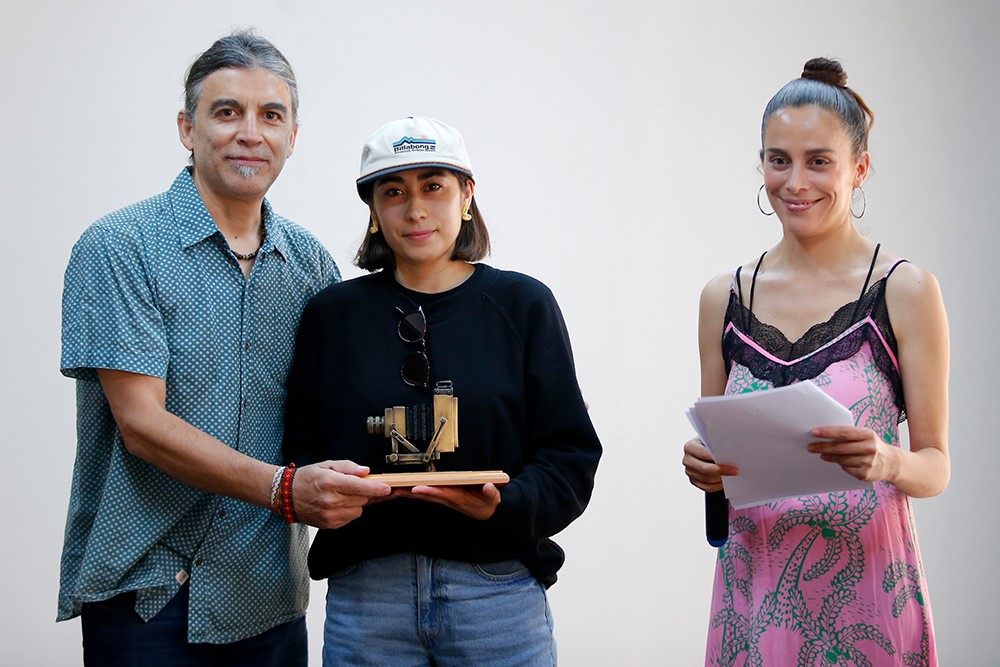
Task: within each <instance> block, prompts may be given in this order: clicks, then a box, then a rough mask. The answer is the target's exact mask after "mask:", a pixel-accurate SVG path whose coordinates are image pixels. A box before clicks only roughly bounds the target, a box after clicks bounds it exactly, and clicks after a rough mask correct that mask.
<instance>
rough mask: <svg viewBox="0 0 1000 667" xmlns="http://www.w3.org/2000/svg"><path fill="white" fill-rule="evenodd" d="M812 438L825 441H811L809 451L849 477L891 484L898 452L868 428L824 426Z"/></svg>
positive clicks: (813, 433) (815, 431) (815, 430)
mask: <svg viewBox="0 0 1000 667" xmlns="http://www.w3.org/2000/svg"><path fill="white" fill-rule="evenodd" d="M812 435H813V436H814V437H817V438H828V439H826V440H822V441H818V442H813V443H811V444H810V445H809V451H810V452H813V453H815V454H819V455H820V457H821V458H822V459H823V460H824V461H830V462H831V463H836V464H837V465H839V466H840V467H841V468H843V469H844V471H845V472H846V473H847V474H849V475H850V476H851V477H855V478H857V479H860V480H861V481H862V482H878V481H887V482H892V481H894V478H895V470H896V467H897V466H896V461H897V458H898V457H897V454H898V453H899V449H898V448H896V447H892V446H890V445H887V444H886V443H884V442H882V441H881V440H880V439H879V437H878V436H877V435H876V434H875V431H873V430H871V429H869V428H858V427H856V426H823V427H820V428H814V429H813V430H812Z"/></svg>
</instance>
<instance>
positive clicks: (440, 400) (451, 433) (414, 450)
mask: <svg viewBox="0 0 1000 667" xmlns="http://www.w3.org/2000/svg"><path fill="white" fill-rule="evenodd" d="M368 433H370V434H372V435H378V434H380V433H381V434H382V435H384V436H385V437H387V438H389V442H390V444H391V446H392V452H391V453H389V454H387V455H386V457H385V461H386V463H392V464H396V465H413V464H421V465H423V466H424V470H425V471H427V472H433V471H434V463H435V462H436V461H437V460H438V459H440V458H441V454H443V453H446V452H454V451H455V449H456V448H457V447H458V397H457V396H455V390H454V387H453V386H452V383H451V380H442V381H440V382H438V383H437V384H436V385H435V386H434V402H433V404H432V405H427V404H424V405H411V406H409V407H406V406H401V405H397V406H394V407H391V408H386V409H385V415H384V416H382V417H369V418H368ZM421 446H423V447H424V448H423V449H421Z"/></svg>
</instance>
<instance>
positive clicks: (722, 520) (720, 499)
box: [705, 491, 729, 547]
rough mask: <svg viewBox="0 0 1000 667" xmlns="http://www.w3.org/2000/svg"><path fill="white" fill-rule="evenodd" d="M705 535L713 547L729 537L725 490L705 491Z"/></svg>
mask: <svg viewBox="0 0 1000 667" xmlns="http://www.w3.org/2000/svg"><path fill="white" fill-rule="evenodd" d="M705 537H707V538H708V543H709V544H711V545H712V546H713V547H721V546H722V545H724V544H725V543H726V540H728V539H729V501H728V500H726V492H725V491H712V492H711V493H709V492H707V491H706V492H705Z"/></svg>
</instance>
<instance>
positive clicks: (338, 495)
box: [292, 461, 392, 528]
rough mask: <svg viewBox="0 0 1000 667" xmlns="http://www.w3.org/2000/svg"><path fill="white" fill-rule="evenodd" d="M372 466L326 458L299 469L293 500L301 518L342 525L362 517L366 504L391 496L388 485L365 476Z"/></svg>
mask: <svg viewBox="0 0 1000 667" xmlns="http://www.w3.org/2000/svg"><path fill="white" fill-rule="evenodd" d="M367 474H368V468H367V467H365V466H359V465H358V464H356V463H354V462H353V461H323V462H322V463H315V464H313V465H308V466H303V467H301V468H299V469H298V470H297V471H296V472H295V480H294V481H293V482H292V502H293V503H294V504H295V514H296V515H298V517H299V521H301V522H302V523H307V524H309V525H310V526H315V527H317V528H340V527H341V526H344V525H346V524H348V523H350V522H351V521H353V520H355V519H357V518H358V517H359V516H361V510H362V509H364V507H365V505H367V504H368V503H370V502H373V501H374V500H376V499H379V498H385V497H387V496H388V495H389V494H390V493H391V492H392V489H390V488H389V485H388V484H383V483H382V482H372V481H369V480H366V479H365V478H364V476H365V475H367Z"/></svg>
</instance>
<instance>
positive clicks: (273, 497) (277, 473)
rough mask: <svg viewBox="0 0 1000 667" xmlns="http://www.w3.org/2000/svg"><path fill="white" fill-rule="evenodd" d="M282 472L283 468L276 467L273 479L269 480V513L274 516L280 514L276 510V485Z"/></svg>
mask: <svg viewBox="0 0 1000 667" xmlns="http://www.w3.org/2000/svg"><path fill="white" fill-rule="evenodd" d="M284 472H285V468H284V466H278V469H277V470H275V471H274V477H272V478H271V511H272V512H274V513H275V514H280V513H281V512H280V510H279V509H278V484H279V483H280V482H281V475H282V474H283V473H284Z"/></svg>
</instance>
